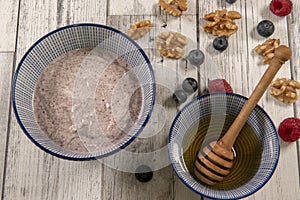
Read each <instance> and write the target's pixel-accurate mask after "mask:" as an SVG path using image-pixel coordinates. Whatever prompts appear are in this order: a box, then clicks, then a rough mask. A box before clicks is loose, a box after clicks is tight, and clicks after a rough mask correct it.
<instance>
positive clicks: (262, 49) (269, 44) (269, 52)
mask: <svg viewBox="0 0 300 200" xmlns="http://www.w3.org/2000/svg"><path fill="white" fill-rule="evenodd" d="M279 45H280V39H272V38H270V39H268V40H266V41H265V42H264V43H263V44H259V45H257V46H256V47H255V48H254V51H255V52H256V53H257V54H259V55H262V56H263V63H265V64H268V63H270V61H271V60H272V58H273V57H274V52H275V49H276V48H278V47H279Z"/></svg>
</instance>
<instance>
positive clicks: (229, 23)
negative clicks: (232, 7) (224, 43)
mask: <svg viewBox="0 0 300 200" xmlns="http://www.w3.org/2000/svg"><path fill="white" fill-rule="evenodd" d="M241 18H242V16H241V14H240V13H239V12H237V11H227V10H226V9H224V10H216V11H215V12H211V13H208V14H205V15H204V19H205V20H207V21H208V22H206V23H205V24H204V31H205V32H208V33H211V34H212V35H214V36H223V37H229V36H230V35H232V34H234V33H235V32H237V30H238V26H237V25H236V23H235V22H234V21H233V20H235V19H241Z"/></svg>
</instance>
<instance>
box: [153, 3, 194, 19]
mask: <svg viewBox="0 0 300 200" xmlns="http://www.w3.org/2000/svg"><path fill="white" fill-rule="evenodd" d="M158 3H159V6H160V7H161V9H162V10H163V11H165V12H166V13H168V14H171V15H173V16H175V17H178V16H181V15H182V12H183V11H186V10H187V8H188V5H187V0H159V2H158Z"/></svg>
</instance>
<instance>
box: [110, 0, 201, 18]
mask: <svg viewBox="0 0 300 200" xmlns="http://www.w3.org/2000/svg"><path fill="white" fill-rule="evenodd" d="M161 13H164V12H163V11H162V10H161V9H160V7H159V5H158V0H123V1H122V3H121V4H120V1H118V0H109V11H108V15H159V14H161ZM182 14H183V15H195V14H196V1H195V0H190V1H188V9H187V11H184V12H183V13H182Z"/></svg>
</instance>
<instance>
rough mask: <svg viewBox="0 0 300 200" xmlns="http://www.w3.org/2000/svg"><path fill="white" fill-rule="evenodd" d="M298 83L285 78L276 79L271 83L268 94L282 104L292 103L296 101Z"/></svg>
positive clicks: (299, 86)
mask: <svg viewBox="0 0 300 200" xmlns="http://www.w3.org/2000/svg"><path fill="white" fill-rule="evenodd" d="M297 89H300V83H298V82H297V81H295V80H290V79H287V78H278V79H276V80H275V81H274V82H273V83H272V88H271V90H270V94H271V95H272V96H274V97H275V98H277V99H278V100H280V101H282V102H284V103H294V102H296V101H297V99H298V94H297Z"/></svg>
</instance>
